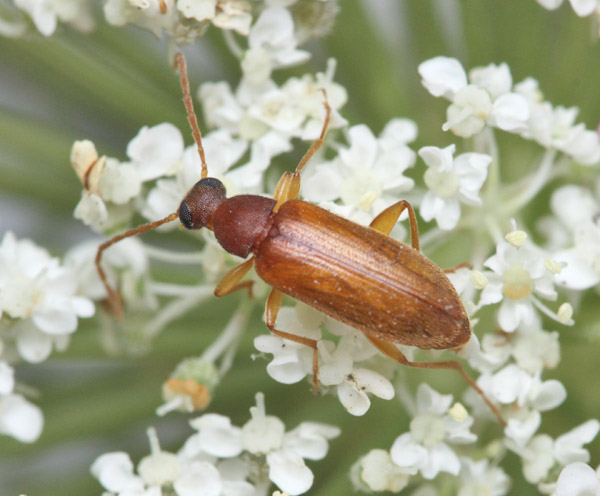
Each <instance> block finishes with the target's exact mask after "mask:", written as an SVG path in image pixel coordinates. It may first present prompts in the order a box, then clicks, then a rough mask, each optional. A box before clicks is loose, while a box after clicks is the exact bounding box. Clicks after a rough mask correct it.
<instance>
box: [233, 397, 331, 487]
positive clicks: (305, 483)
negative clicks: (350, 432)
mask: <svg viewBox="0 0 600 496" xmlns="http://www.w3.org/2000/svg"><path fill="white" fill-rule="evenodd" d="M250 413H251V415H252V419H251V420H249V421H248V422H247V423H246V424H245V425H244V426H243V427H242V444H243V446H244V449H245V450H246V451H248V452H250V453H254V454H261V455H265V456H266V461H267V464H268V465H269V479H271V481H273V482H274V483H275V484H276V485H277V486H279V488H280V489H282V490H283V491H285V492H287V493H288V494H290V495H292V496H294V495H297V494H302V493H305V492H306V491H308V490H309V489H310V487H311V486H312V482H313V474H312V472H311V470H310V469H309V468H308V467H307V466H306V465H305V463H304V458H308V459H311V460H320V459H322V458H323V457H325V455H326V454H327V450H328V443H327V441H328V440H329V439H333V438H335V437H337V436H338V435H339V433H340V431H339V429H338V428H337V427H333V426H329V425H325V424H315V423H306V422H303V423H301V424H300V425H299V426H298V427H297V428H296V429H294V430H293V431H290V432H289V433H285V426H284V425H283V422H282V421H281V420H279V419H278V418H277V417H273V416H271V415H266V413H265V406H264V397H263V395H262V393H258V394H257V395H256V407H252V408H251V409H250Z"/></svg>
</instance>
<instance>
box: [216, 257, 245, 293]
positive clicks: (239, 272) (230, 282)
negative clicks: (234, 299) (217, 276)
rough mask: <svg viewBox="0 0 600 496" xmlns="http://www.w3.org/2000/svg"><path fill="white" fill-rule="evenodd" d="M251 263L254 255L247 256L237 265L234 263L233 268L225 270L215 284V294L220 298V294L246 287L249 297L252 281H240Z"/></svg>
mask: <svg viewBox="0 0 600 496" xmlns="http://www.w3.org/2000/svg"><path fill="white" fill-rule="evenodd" d="M253 263H254V257H252V258H249V259H248V260H246V261H245V262H243V263H241V264H239V265H236V266H235V267H234V268H233V269H231V270H230V271H229V272H227V274H225V275H224V276H223V278H222V279H221V280H220V281H219V284H217V287H216V288H215V296H216V297H217V298H220V297H221V296H225V295H228V294H231V293H233V292H235V291H239V290H240V289H247V290H248V296H250V297H251V296H252V286H253V285H254V281H244V282H240V281H241V280H242V278H243V277H244V276H245V275H246V274H247V273H248V271H249V270H250V269H251V268H252V264H253Z"/></svg>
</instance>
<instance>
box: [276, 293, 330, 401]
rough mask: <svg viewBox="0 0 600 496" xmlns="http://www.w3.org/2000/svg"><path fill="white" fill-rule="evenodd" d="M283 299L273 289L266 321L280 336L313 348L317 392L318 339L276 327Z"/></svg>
mask: <svg viewBox="0 0 600 496" xmlns="http://www.w3.org/2000/svg"><path fill="white" fill-rule="evenodd" d="M282 301H283V293H282V292H281V291H279V290H277V289H272V290H271V292H270V293H269V297H268V298H267V304H266V306H265V321H266V323H267V327H268V328H269V330H270V331H271V332H272V333H273V334H275V335H276V336H279V337H280V338H283V339H287V340H289V341H293V342H295V343H300V344H303V345H304V346H308V347H310V348H312V350H313V364H312V365H313V393H315V394H316V393H317V390H318V384H319V354H318V349H317V343H318V341H317V340H316V339H310V338H305V337H303V336H298V335H297V334H292V333H290V332H285V331H280V330H279V329H275V322H276V321H277V315H278V314H279V309H280V308H281V302H282Z"/></svg>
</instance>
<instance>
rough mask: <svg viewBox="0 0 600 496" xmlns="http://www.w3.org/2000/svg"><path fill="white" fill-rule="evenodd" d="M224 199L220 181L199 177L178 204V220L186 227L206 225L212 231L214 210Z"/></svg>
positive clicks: (197, 227)
mask: <svg viewBox="0 0 600 496" xmlns="http://www.w3.org/2000/svg"><path fill="white" fill-rule="evenodd" d="M226 199H227V197H226V196H225V186H223V183H222V182H221V181H219V180H218V179H215V178H214V177H207V178H204V179H201V180H200V181H198V182H197V183H196V184H194V186H192V189H190V190H189V191H188V193H187V195H185V198H184V199H183V200H182V202H181V204H180V205H179V210H178V213H179V220H180V221H181V223H182V224H183V227H185V228H186V229H201V228H203V227H207V228H208V229H210V230H211V231H212V230H213V216H214V213H215V210H216V209H217V207H218V206H219V205H220V204H221V203H223V202H224V201H225V200H226Z"/></svg>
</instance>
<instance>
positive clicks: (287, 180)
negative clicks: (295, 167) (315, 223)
mask: <svg viewBox="0 0 600 496" xmlns="http://www.w3.org/2000/svg"><path fill="white" fill-rule="evenodd" d="M299 194H300V175H299V174H298V173H296V172H294V173H291V172H285V173H284V174H283V176H281V179H280V180H279V182H278V183H277V186H276V187H275V193H273V199H274V200H275V201H277V203H276V204H275V207H273V212H277V211H278V210H279V207H280V206H281V205H282V204H283V203H285V202H286V201H288V200H295V199H297V198H298V195H299Z"/></svg>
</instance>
